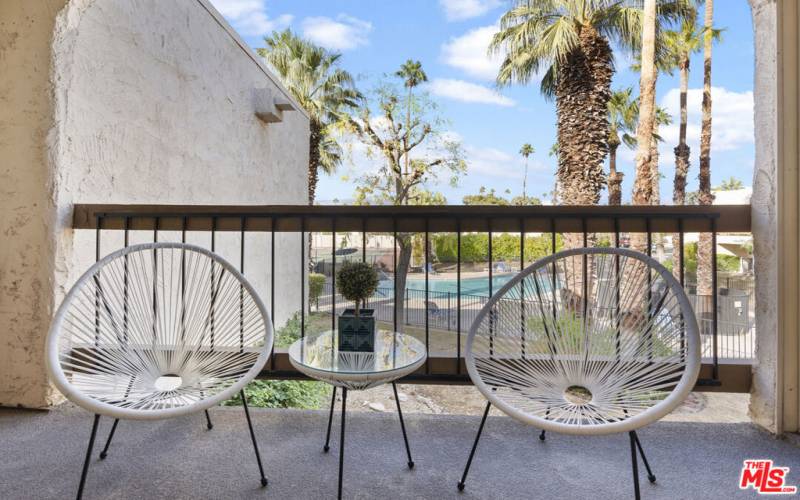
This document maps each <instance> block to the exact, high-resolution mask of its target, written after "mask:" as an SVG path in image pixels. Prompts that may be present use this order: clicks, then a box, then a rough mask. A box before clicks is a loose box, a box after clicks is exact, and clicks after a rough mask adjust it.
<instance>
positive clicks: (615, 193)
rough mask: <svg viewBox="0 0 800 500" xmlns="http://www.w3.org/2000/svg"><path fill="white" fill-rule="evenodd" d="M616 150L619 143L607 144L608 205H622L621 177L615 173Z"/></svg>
mask: <svg viewBox="0 0 800 500" xmlns="http://www.w3.org/2000/svg"><path fill="white" fill-rule="evenodd" d="M617 148H619V143H609V145H608V204H609V205H622V177H623V174H622V173H621V172H617Z"/></svg>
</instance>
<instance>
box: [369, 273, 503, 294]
mask: <svg viewBox="0 0 800 500" xmlns="http://www.w3.org/2000/svg"><path fill="white" fill-rule="evenodd" d="M513 276H514V274H513V273H506V274H495V275H494V276H492V292H496V291H497V290H499V289H500V288H501V287H502V286H503V285H505V284H506V283H508V282H509V280H511V278H512V277H513ZM378 286H379V288H390V289H391V288H392V287H393V286H394V285H393V282H392V280H384V281H381V282H380V285H378ZM428 289H429V290H430V291H431V292H449V293H453V294H456V293H458V282H457V280H454V279H435V278H429V279H428ZM406 290H423V291H424V290H425V280H424V279H409V280H406ZM461 295H481V296H484V297H488V296H489V277H488V276H487V277H485V278H463V279H462V280H461Z"/></svg>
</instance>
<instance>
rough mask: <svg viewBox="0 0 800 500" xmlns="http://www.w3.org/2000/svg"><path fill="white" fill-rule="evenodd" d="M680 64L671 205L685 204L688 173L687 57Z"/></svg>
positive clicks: (675, 240) (676, 249)
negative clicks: (677, 125)
mask: <svg viewBox="0 0 800 500" xmlns="http://www.w3.org/2000/svg"><path fill="white" fill-rule="evenodd" d="M682 59H683V60H682V61H681V64H680V70H681V91H680V92H681V97H680V106H681V117H680V128H679V131H678V145H677V146H675V181H674V182H673V189H672V203H673V204H674V205H683V204H685V203H686V176H687V174H688V173H689V154H690V149H689V146H688V145H687V144H686V126H687V123H688V109H687V108H688V106H687V94H688V92H689V55H688V54H685V55H684V56H683V58H682ZM680 271H681V270H680V238H679V236H678V235H674V236H673V237H672V274H673V275H674V276H675V277H676V278H678V279H679V280H680V278H681V274H680Z"/></svg>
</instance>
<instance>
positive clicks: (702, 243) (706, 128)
mask: <svg viewBox="0 0 800 500" xmlns="http://www.w3.org/2000/svg"><path fill="white" fill-rule="evenodd" d="M705 1H706V8H705V16H704V21H703V116H702V121H701V123H700V172H699V175H698V176H697V178H698V181H699V186H698V191H699V193H698V202H699V204H700V205H711V204H712V203H713V202H714V195H713V194H711V46H712V43H713V39H714V33H713V22H714V0H705ZM711 250H712V248H711V235H710V234H708V233H700V238H699V241H698V244H697V295H700V296H703V295H705V296H710V295H712V294H713V293H714V291H713V290H712V289H711V282H712V276H711Z"/></svg>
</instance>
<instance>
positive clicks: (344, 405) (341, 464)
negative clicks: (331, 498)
mask: <svg viewBox="0 0 800 500" xmlns="http://www.w3.org/2000/svg"><path fill="white" fill-rule="evenodd" d="M346 411H347V388H346V387H344V388H342V433H341V435H340V436H339V496H338V497H337V498H338V499H339V500H342V471H343V470H344V421H345V415H346Z"/></svg>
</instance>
